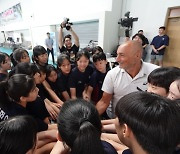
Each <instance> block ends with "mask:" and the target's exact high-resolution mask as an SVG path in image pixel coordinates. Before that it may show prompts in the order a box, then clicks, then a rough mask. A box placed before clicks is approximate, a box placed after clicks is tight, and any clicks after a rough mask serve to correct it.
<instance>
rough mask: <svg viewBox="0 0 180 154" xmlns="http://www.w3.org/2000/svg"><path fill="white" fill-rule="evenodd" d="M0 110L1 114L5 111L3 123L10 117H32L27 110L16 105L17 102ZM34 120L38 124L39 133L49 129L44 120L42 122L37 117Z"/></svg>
mask: <svg viewBox="0 0 180 154" xmlns="http://www.w3.org/2000/svg"><path fill="white" fill-rule="evenodd" d="M0 110H1V112H2V111H3V114H4V116H3V117H2V118H0V120H1V121H2V120H6V119H8V118H9V117H14V116H18V115H31V114H29V112H28V110H26V108H24V107H23V106H21V105H20V104H17V103H15V102H11V103H9V104H8V106H7V107H4V108H0ZM31 116H32V115H31ZM33 117H34V116H33ZM34 119H35V120H36V122H37V126H38V131H45V130H47V129H48V124H46V123H44V121H43V120H41V119H39V118H37V117H34Z"/></svg>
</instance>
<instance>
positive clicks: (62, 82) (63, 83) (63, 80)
mask: <svg viewBox="0 0 180 154" xmlns="http://www.w3.org/2000/svg"><path fill="white" fill-rule="evenodd" d="M70 74H71V73H69V74H67V75H65V74H63V73H62V72H59V74H58V86H59V89H60V92H61V93H62V92H64V91H67V92H68V94H69V95H70V88H69V84H68V82H69V77H70Z"/></svg>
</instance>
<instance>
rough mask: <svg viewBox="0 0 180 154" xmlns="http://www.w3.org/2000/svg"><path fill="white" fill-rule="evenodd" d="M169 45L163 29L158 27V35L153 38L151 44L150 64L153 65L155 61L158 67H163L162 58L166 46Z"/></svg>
mask: <svg viewBox="0 0 180 154" xmlns="http://www.w3.org/2000/svg"><path fill="white" fill-rule="evenodd" d="M168 45H169V37H168V36H167V35H166V34H165V27H164V26H162V27H159V35H157V36H155V37H154V38H153V40H152V42H151V46H152V52H151V63H152V64H154V63H155V62H156V61H157V62H158V65H159V66H162V65H163V56H164V52H165V49H166V46H168Z"/></svg>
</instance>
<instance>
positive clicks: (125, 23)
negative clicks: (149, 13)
mask: <svg viewBox="0 0 180 154" xmlns="http://www.w3.org/2000/svg"><path fill="white" fill-rule="evenodd" d="M124 16H125V18H121V19H120V21H119V22H118V24H120V25H121V26H122V27H127V29H126V30H125V35H126V37H129V31H130V30H131V29H132V27H133V22H134V21H138V18H132V17H129V16H130V12H129V11H128V12H126V13H125V14H124Z"/></svg>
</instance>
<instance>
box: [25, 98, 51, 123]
mask: <svg viewBox="0 0 180 154" xmlns="http://www.w3.org/2000/svg"><path fill="white" fill-rule="evenodd" d="M26 109H27V110H28V113H29V114H31V115H32V116H33V117H37V118H39V119H41V120H44V119H45V118H47V117H49V113H48V111H47V109H46V106H45V103H44V100H42V99H41V97H37V98H36V100H35V101H33V102H30V103H27V106H26Z"/></svg>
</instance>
